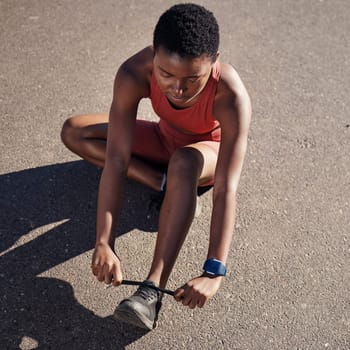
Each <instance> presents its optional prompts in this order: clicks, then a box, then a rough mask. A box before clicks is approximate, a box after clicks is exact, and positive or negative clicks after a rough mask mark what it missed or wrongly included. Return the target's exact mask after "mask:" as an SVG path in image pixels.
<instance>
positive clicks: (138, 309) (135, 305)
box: [113, 280, 163, 330]
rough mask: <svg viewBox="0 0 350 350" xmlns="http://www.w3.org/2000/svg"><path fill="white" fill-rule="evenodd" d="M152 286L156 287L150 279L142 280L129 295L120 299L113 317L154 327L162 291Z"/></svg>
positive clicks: (142, 326)
mask: <svg viewBox="0 0 350 350" xmlns="http://www.w3.org/2000/svg"><path fill="white" fill-rule="evenodd" d="M152 286H153V287H157V285H156V284H155V283H153V282H152V281H148V280H146V281H144V282H143V284H142V285H141V286H140V287H139V288H138V289H137V291H136V292H135V293H134V294H133V295H132V296H131V297H129V298H127V299H124V300H122V301H121V303H120V304H119V305H118V306H117V308H116V309H115V311H114V315H113V317H114V318H115V319H116V320H119V321H122V322H126V323H130V324H133V325H134V326H137V327H141V328H144V329H148V330H152V329H154V328H155V327H156V322H157V318H158V312H159V309H160V307H161V305H162V297H163V293H161V292H159V291H157V290H156V289H153V288H152Z"/></svg>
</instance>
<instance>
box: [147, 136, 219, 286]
mask: <svg viewBox="0 0 350 350" xmlns="http://www.w3.org/2000/svg"><path fill="white" fill-rule="evenodd" d="M216 162H217V152H216V151H215V150H214V149H213V148H211V147H209V146H208V145H207V144H205V142H204V143H197V144H193V145H190V146H188V147H183V148H180V149H178V150H177V151H175V153H174V155H173V156H172V158H171V159H170V162H169V166H168V182H167V190H166V194H165V198H164V202H163V205H162V208H161V212H160V218H159V231H158V236H157V242H156V247H155V252H154V257H153V262H152V266H151V270H150V273H149V275H148V279H149V280H151V281H153V282H155V283H157V284H159V285H160V286H161V287H165V285H166V282H167V280H168V278H169V275H170V272H171V270H172V268H173V266H174V263H175V260H176V258H177V256H178V253H179V251H180V248H181V246H182V244H183V242H184V240H185V237H186V235H187V232H188V230H189V228H190V225H191V223H192V220H193V216H194V212H195V208H196V200H197V196H196V194H197V186H198V185H201V184H203V183H206V182H208V180H209V179H212V178H213V176H214V172H215V167H216Z"/></svg>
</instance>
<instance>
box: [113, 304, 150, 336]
mask: <svg viewBox="0 0 350 350" xmlns="http://www.w3.org/2000/svg"><path fill="white" fill-rule="evenodd" d="M113 317H114V319H116V320H118V321H121V322H125V323H129V324H132V325H134V326H136V327H139V328H143V329H147V330H152V329H154V328H155V327H154V323H153V322H152V321H150V320H149V319H148V318H146V317H145V316H143V315H141V314H139V313H138V312H137V311H136V310H133V309H131V308H129V307H123V305H118V307H117V308H116V309H115V311H114V314H113Z"/></svg>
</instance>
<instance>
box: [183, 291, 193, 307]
mask: <svg viewBox="0 0 350 350" xmlns="http://www.w3.org/2000/svg"><path fill="white" fill-rule="evenodd" d="M191 300H192V296H191V295H188V293H187V294H184V296H183V298H182V300H181V301H182V305H185V306H187V305H189V304H190V302H191Z"/></svg>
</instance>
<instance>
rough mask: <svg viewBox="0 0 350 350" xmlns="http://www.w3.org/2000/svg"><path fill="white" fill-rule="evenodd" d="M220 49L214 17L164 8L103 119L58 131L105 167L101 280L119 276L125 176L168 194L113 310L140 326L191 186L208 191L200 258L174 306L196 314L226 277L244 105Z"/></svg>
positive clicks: (173, 250)
mask: <svg viewBox="0 0 350 350" xmlns="http://www.w3.org/2000/svg"><path fill="white" fill-rule="evenodd" d="M218 48H219V26H218V24H217V21H216V19H215V17H214V16H213V14H212V13H211V12H209V11H208V10H206V9H205V8H203V7H201V6H198V5H194V4H181V5H175V6H173V7H171V8H170V9H169V10H167V11H166V12H165V13H164V14H163V15H162V16H161V17H160V19H159V21H158V23H157V25H156V28H155V31H154V37H153V46H152V47H146V48H145V49H143V50H141V51H140V52H138V53H136V54H135V55H134V56H132V57H130V58H129V59H128V60H127V61H126V62H124V63H123V64H122V65H121V67H120V68H119V70H118V72H117V75H116V78H115V84H114V95H113V101H112V105H111V109H110V113H109V115H102V114H99V115H83V116H75V117H72V118H70V119H68V120H67V121H66V122H65V124H64V126H63V129H62V140H63V142H64V143H65V145H66V146H67V147H68V148H69V149H71V150H72V151H73V152H75V153H77V154H78V155H80V156H81V157H82V158H84V159H86V160H87V161H89V162H91V163H93V164H95V165H97V166H100V167H103V172H102V176H101V181H100V187H99V196H98V210H97V233H96V246H95V250H94V254H93V259H92V271H93V273H94V275H95V276H96V277H97V279H98V280H99V281H101V282H105V283H107V284H110V283H113V285H115V286H118V285H120V284H121V282H122V279H123V276H122V268H121V264H120V260H119V258H118V256H117V254H116V253H115V251H114V240H115V237H114V234H113V231H114V228H115V226H116V222H117V219H118V213H119V209H120V207H121V194H122V189H123V187H124V182H125V178H126V176H128V177H129V178H132V179H134V180H137V181H139V182H141V183H143V184H145V185H147V186H150V187H151V188H153V189H155V190H158V191H165V197H164V201H163V203H162V207H161V210H160V217H159V231H158V235H157V241H156V247H155V251H154V256H153V262H152V265H151V268H150V272H149V274H148V276H147V279H146V280H145V282H144V283H143V285H142V286H140V287H139V289H138V290H137V291H136V293H134V294H133V295H132V296H131V297H130V298H128V299H126V300H124V301H122V302H121V303H120V304H119V306H118V307H117V309H116V312H115V317H116V318H118V319H120V320H122V321H126V322H130V323H132V324H134V325H137V326H140V327H143V328H146V329H152V328H153V327H154V324H155V320H156V318H157V313H158V310H159V305H160V302H161V298H162V295H161V293H159V292H157V291H156V290H155V289H154V288H152V286H153V287H154V286H160V287H162V288H164V287H165V285H166V282H167V280H168V277H169V275H170V272H171V270H172V268H173V265H174V263H175V260H176V258H177V256H178V253H179V250H180V248H181V246H182V243H183V241H184V239H185V236H186V234H187V232H188V230H189V227H190V225H191V222H192V220H193V216H194V213H195V208H196V199H197V196H196V193H197V187H198V186H204V185H209V184H211V185H213V209H212V216H211V225H210V232H209V234H210V240H209V248H208V253H207V261H206V262H205V263H204V271H203V273H201V274H200V275H199V276H198V277H196V278H194V279H192V280H190V281H189V282H187V283H186V284H185V285H183V286H182V287H180V288H178V289H177V290H176V291H175V299H176V300H177V301H180V302H182V304H183V305H187V306H189V307H190V308H195V307H203V305H205V303H206V302H207V301H208V300H209V299H210V298H211V297H212V296H213V295H214V294H215V293H216V292H217V290H218V289H219V286H220V284H221V282H222V279H223V276H224V275H225V274H226V266H225V264H226V260H227V256H228V252H229V246H230V242H231V239H232V234H233V229H234V221H235V209H236V193H237V187H238V182H239V178H240V174H241V170H242V166H243V159H244V156H245V152H246V147H247V137H248V129H249V124H250V118H251V105H250V99H249V96H248V93H247V91H246V89H245V87H244V85H243V83H242V81H241V79H240V78H239V76H238V74H237V72H236V71H235V70H234V69H233V67H232V66H230V65H229V64H225V63H220V62H219V61H218V57H219V53H218ZM143 98H150V99H151V102H152V106H153V109H154V111H155V112H156V114H157V115H158V116H159V118H160V120H159V121H158V122H150V121H143V120H139V119H137V109H138V105H139V102H140V101H141V99H143ZM164 169H165V171H164Z"/></svg>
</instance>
